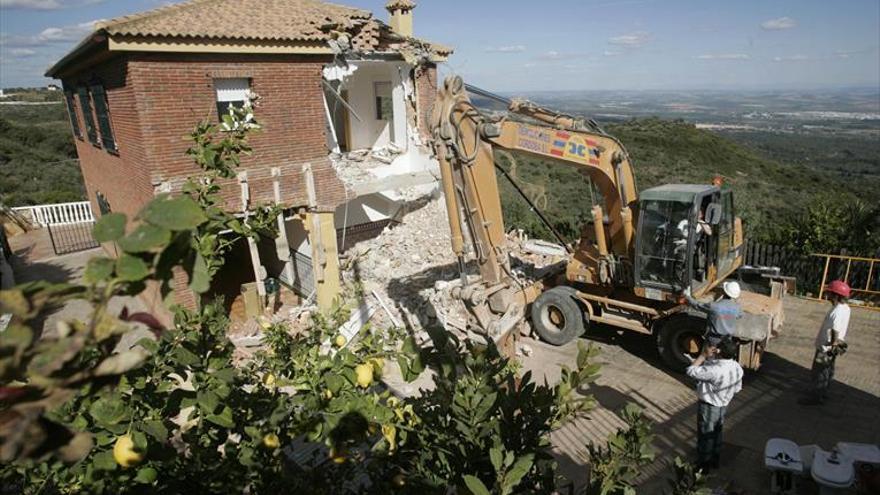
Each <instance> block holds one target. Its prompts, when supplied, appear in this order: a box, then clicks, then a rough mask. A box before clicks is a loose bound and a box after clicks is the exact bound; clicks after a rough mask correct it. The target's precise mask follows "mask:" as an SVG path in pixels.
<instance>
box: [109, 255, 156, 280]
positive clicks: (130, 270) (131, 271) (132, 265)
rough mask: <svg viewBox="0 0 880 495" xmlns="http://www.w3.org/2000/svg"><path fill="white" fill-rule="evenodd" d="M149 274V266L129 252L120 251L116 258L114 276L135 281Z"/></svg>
mask: <svg viewBox="0 0 880 495" xmlns="http://www.w3.org/2000/svg"><path fill="white" fill-rule="evenodd" d="M149 274H150V267H149V266H147V263H146V262H145V261H144V260H142V259H140V258H138V257H137V256H132V255H130V254H126V253H122V255H121V256H119V259H117V260H116V276H117V277H119V279H120V280H123V281H125V282H136V281H138V280H143V279H144V278H145V277H146V276H147V275H149Z"/></svg>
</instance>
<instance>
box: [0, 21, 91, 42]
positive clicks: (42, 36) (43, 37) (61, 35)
mask: <svg viewBox="0 0 880 495" xmlns="http://www.w3.org/2000/svg"><path fill="white" fill-rule="evenodd" d="M96 22H98V20H94V21H89V22H83V23H80V24H73V25H70V26H62V27H48V28H46V29H44V30H42V31H41V32H40V33H39V34H36V35H32V36H19V35H8V34H5V33H4V34H2V35H0V46H10V47H35V46H44V45H48V44H50V43H70V42H73V41H79V40H81V39H83V38H84V37H85V36H86V35H87V34H89V33H91V32H92V31H93V30H94V28H95V23H96Z"/></svg>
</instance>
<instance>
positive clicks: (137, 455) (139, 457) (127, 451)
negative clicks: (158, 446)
mask: <svg viewBox="0 0 880 495" xmlns="http://www.w3.org/2000/svg"><path fill="white" fill-rule="evenodd" d="M113 459H115V460H116V463H117V464H119V465H120V466H122V467H124V468H129V467H132V466H137V465H138V464H140V463H141V461H143V460H144V454H143V453H142V452H138V451H137V450H135V448H134V441H133V440H132V439H131V435H122V436H121V437H119V438H117V439H116V444H115V445H113Z"/></svg>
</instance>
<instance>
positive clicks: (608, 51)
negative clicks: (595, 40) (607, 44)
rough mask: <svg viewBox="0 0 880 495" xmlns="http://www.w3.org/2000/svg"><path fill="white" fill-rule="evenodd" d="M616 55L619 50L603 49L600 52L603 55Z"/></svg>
mask: <svg viewBox="0 0 880 495" xmlns="http://www.w3.org/2000/svg"><path fill="white" fill-rule="evenodd" d="M618 55H620V52H617V51H614V50H605V51H604V52H602V56H603V57H616V56H618Z"/></svg>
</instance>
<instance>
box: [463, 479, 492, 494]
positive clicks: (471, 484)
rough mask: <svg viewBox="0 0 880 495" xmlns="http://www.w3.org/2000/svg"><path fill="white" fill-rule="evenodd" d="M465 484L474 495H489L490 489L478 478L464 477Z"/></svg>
mask: <svg viewBox="0 0 880 495" xmlns="http://www.w3.org/2000/svg"><path fill="white" fill-rule="evenodd" d="M464 484H465V485H467V487H468V490H470V491H471V493H472V494H473V495H489V489H488V488H486V485H484V484H483V482H482V481H480V480H479V479H478V478H476V477H474V476H471V475H469V474H466V475H465V476H464Z"/></svg>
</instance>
